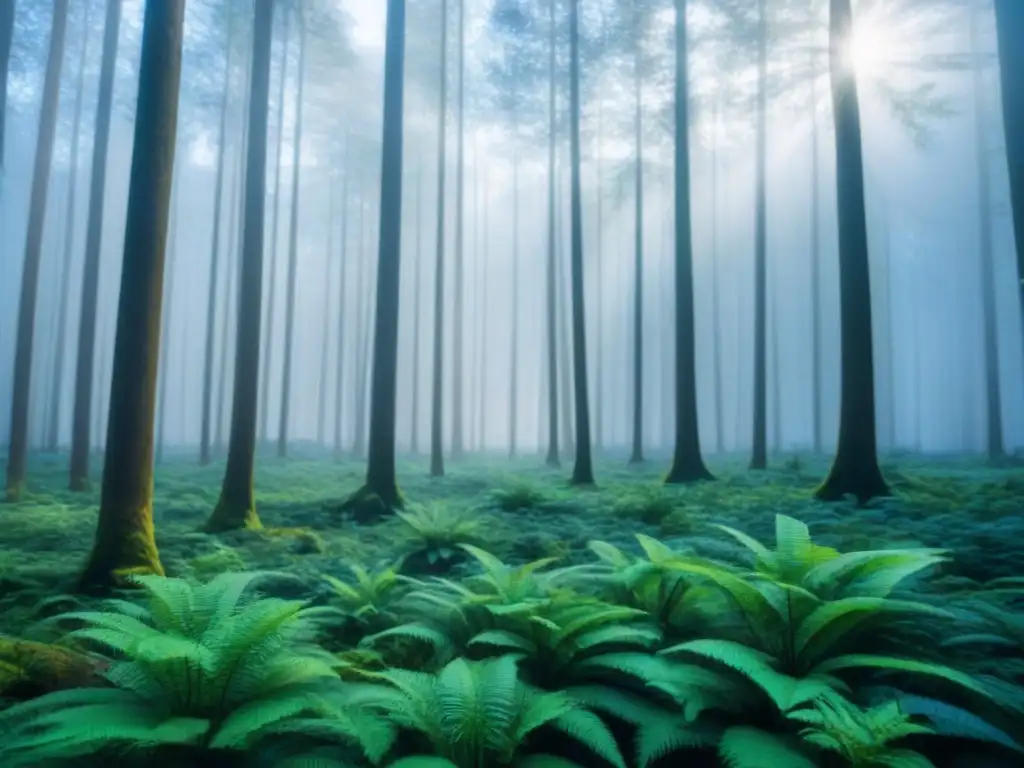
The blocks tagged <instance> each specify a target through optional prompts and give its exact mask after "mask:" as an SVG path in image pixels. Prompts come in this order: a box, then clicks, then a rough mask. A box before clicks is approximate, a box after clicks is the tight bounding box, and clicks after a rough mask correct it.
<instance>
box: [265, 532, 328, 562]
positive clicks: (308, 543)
mask: <svg viewBox="0 0 1024 768" xmlns="http://www.w3.org/2000/svg"><path fill="white" fill-rule="evenodd" d="M261 535H262V536H264V537H266V538H267V539H271V540H273V539H291V540H293V541H294V542H295V543H296V548H295V552H296V553H297V554H300V555H303V554H318V555H322V554H324V553H325V552H327V542H325V541H324V538H323V536H321V535H320V534H319V533H317V532H316V531H314V530H311V529H310V528H264V529H263V530H262V531H261Z"/></svg>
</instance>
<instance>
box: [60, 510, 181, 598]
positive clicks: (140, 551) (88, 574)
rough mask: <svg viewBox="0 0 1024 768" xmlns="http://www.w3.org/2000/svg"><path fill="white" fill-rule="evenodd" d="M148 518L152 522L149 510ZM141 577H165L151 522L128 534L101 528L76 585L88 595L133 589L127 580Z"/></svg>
mask: <svg viewBox="0 0 1024 768" xmlns="http://www.w3.org/2000/svg"><path fill="white" fill-rule="evenodd" d="M145 519H149V520H150V521H151V520H152V518H151V517H148V511H147V514H146V518H145ZM140 574H155V575H157V576H163V575H164V568H163V565H162V564H161V563H160V553H159V552H158V551H157V548H156V540H155V539H154V537H153V526H152V522H150V524H149V525H148V526H146V525H144V526H143V527H142V529H141V530H138V531H136V532H134V533H130V534H127V535H126V534H125V533H124V532H123V531H105V530H103V529H102V527H101V528H100V530H99V531H98V532H97V534H96V543H95V544H94V545H93V548H92V553H91V554H90V555H89V560H88V561H87V562H86V565H85V569H84V570H83V571H82V574H81V576H79V577H78V583H77V585H76V586H77V590H78V591H79V592H83V593H86V594H95V593H103V592H107V591H109V590H111V589H123V588H124V587H126V586H130V582H129V581H128V578H129V577H131V576H135V575H140Z"/></svg>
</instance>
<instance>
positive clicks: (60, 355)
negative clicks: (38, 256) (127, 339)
mask: <svg viewBox="0 0 1024 768" xmlns="http://www.w3.org/2000/svg"><path fill="white" fill-rule="evenodd" d="M82 9H83V10H82V14H83V17H82V42H81V49H80V50H79V55H78V79H77V81H76V83H75V107H74V117H73V118H72V127H71V159H70V162H69V170H68V197H67V206H66V209H65V214H64V215H65V220H64V260H63V262H64V263H63V266H62V268H61V275H60V304H59V308H58V310H57V343H56V345H55V347H56V349H55V351H54V369H53V382H52V388H51V390H50V422H49V428H48V430H47V438H46V442H47V445H48V447H49V449H50V450H51V451H56V450H57V447H58V445H59V443H60V422H61V404H62V403H63V400H64V398H63V397H62V395H63V393H64V386H63V384H64V357H65V354H66V350H67V325H68V303H69V297H68V294H69V293H70V292H71V260H72V256H73V254H74V252H75V209H76V206H75V201H76V200H77V197H78V147H79V144H80V139H81V132H82V101H83V100H84V96H85V61H86V54H87V53H88V50H89V6H88V5H84V6H82ZM0 35H2V32H0ZM0 114H2V112H0ZM0 155H2V152H0Z"/></svg>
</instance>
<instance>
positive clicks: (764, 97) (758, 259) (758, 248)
mask: <svg viewBox="0 0 1024 768" xmlns="http://www.w3.org/2000/svg"><path fill="white" fill-rule="evenodd" d="M767 14H768V9H767V7H766V0H758V3H757V28H758V34H757V149H756V165H757V168H756V172H755V182H754V185H755V190H754V419H753V421H754V439H753V450H752V451H751V456H750V468H751V469H766V468H767V467H768V381H767V378H768V376H767V361H766V357H767V355H766V347H767V343H766V341H767V325H768V318H767V311H766V310H767V300H768V296H767V294H768V286H767V269H768V263H767V262H768V253H767V251H768V240H767V237H768V215H767V214H768V190H767V181H766V178H767V173H766V171H765V165H766V163H767V136H768V16H767ZM776 418H778V414H776Z"/></svg>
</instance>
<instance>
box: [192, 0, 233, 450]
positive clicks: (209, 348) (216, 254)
mask: <svg viewBox="0 0 1024 768" xmlns="http://www.w3.org/2000/svg"><path fill="white" fill-rule="evenodd" d="M234 30H235V23H234V14H233V13H230V11H229V18H228V34H227V43H226V47H225V54H224V91H223V93H222V94H221V102H220V129H219V131H218V133H217V176H216V181H215V182H214V187H213V189H214V191H213V241H212V243H211V246H210V277H209V283H208V286H207V294H206V348H205V354H204V357H203V415H202V419H203V420H202V427H201V429H202V431H201V432H200V436H199V463H200V464H201V465H203V466H205V465H207V464H209V463H210V421H211V419H212V416H213V355H214V346H215V343H216V340H215V338H214V336H215V331H214V329H215V327H216V322H215V321H216V315H217V276H218V273H219V269H220V220H221V213H222V206H223V199H224V163H225V158H226V157H227V146H226V145H227V124H228V102H229V100H230V95H231V52H232V41H233V38H234ZM232 204H233V205H234V206H235V207H236V208H237V206H238V198H237V197H235V198H234V200H233V203H232ZM228 258H229V259H230V258H231V254H230V253H229V254H228ZM221 355H222V356H225V355H226V351H225V350H222V351H221Z"/></svg>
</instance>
